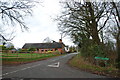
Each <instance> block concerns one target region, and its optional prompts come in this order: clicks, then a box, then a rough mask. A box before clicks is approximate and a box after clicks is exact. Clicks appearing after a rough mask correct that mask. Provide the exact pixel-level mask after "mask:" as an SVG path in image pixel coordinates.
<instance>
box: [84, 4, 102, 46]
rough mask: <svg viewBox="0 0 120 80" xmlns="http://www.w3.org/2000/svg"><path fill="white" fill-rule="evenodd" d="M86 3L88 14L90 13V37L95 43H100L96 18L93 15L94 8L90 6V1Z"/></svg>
mask: <svg viewBox="0 0 120 80" xmlns="http://www.w3.org/2000/svg"><path fill="white" fill-rule="evenodd" d="M86 4H87V5H88V8H89V12H90V15H91V20H90V23H89V24H91V26H90V28H91V34H92V38H93V41H94V42H95V43H96V44H98V45H99V44H100V38H99V36H98V30H97V27H98V24H97V22H96V18H95V15H94V9H93V8H92V7H93V6H92V3H91V2H86Z"/></svg>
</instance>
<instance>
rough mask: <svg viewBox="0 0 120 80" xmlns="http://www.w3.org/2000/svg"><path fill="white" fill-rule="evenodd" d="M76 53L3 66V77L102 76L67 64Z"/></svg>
mask: <svg viewBox="0 0 120 80" xmlns="http://www.w3.org/2000/svg"><path fill="white" fill-rule="evenodd" d="M74 55H76V53H71V54H67V55H63V56H58V57H54V58H50V59H47V60H43V61H37V62H32V63H28V64H22V65H19V66H3V68H2V70H3V71H2V77H3V78H104V77H105V76H99V75H96V74H91V73H89V72H84V71H81V70H78V69H74V68H72V67H70V66H69V65H67V64H66V63H67V61H68V60H69V59H70V58H71V57H72V56H74Z"/></svg>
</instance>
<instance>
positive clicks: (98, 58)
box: [95, 57, 109, 66]
mask: <svg viewBox="0 0 120 80" xmlns="http://www.w3.org/2000/svg"><path fill="white" fill-rule="evenodd" d="M95 59H96V60H97V65H98V60H104V63H105V66H106V65H107V61H108V60H109V58H103V57H95Z"/></svg>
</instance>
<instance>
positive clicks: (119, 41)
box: [116, 31, 120, 70]
mask: <svg viewBox="0 0 120 80" xmlns="http://www.w3.org/2000/svg"><path fill="white" fill-rule="evenodd" d="M116 40H117V41H116V43H117V54H118V57H117V64H118V65H117V68H118V69H119V70H120V50H119V49H120V31H119V33H118V35H117V39H116Z"/></svg>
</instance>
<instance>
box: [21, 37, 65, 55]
mask: <svg viewBox="0 0 120 80" xmlns="http://www.w3.org/2000/svg"><path fill="white" fill-rule="evenodd" d="M29 48H35V49H36V51H35V53H46V52H48V51H56V50H57V51H59V53H61V54H62V53H65V44H64V43H63V42H62V40H61V39H60V40H59V42H55V41H53V43H25V45H24V46H23V47H22V49H29Z"/></svg>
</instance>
